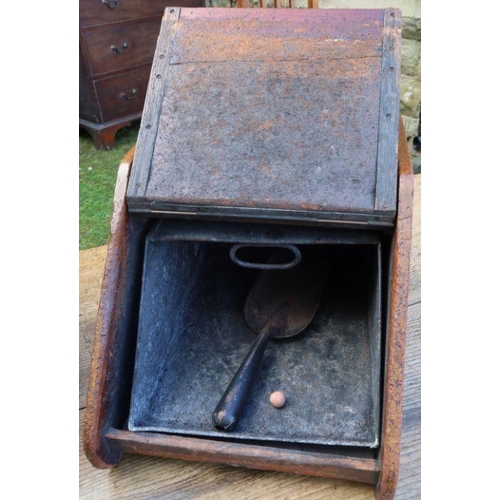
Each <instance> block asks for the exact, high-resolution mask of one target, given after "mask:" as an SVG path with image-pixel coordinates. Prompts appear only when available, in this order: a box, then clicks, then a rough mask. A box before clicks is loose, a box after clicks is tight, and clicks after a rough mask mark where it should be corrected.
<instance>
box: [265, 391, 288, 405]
mask: <svg viewBox="0 0 500 500" xmlns="http://www.w3.org/2000/svg"><path fill="white" fill-rule="evenodd" d="M269 401H270V402H271V404H272V405H273V406H274V407H275V408H281V407H282V406H284V405H285V403H286V396H285V393H284V392H283V391H274V392H273V393H272V394H271V396H270V398H269Z"/></svg>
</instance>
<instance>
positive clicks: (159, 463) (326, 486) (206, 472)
mask: <svg viewBox="0 0 500 500" xmlns="http://www.w3.org/2000/svg"><path fill="white" fill-rule="evenodd" d="M420 179H421V176H420V175H417V176H415V191H414V210H413V234H412V253H411V264H410V292H409V300H408V333H407V351H406V369H405V392H404V404H403V433H402V451H401V467H400V475H399V483H398V489H397V492H396V497H395V498H396V499H400V500H403V499H404V500H416V499H418V498H420V477H421V476H420V301H421V296H420V269H421V268H420V241H421V237H420V236H421V231H420ZM106 250H107V247H106V246H103V247H98V248H92V249H90V250H85V251H82V252H80V425H81V423H82V421H83V413H84V408H85V399H86V390H87V377H88V372H89V366H90V355H91V350H92V343H93V335H94V327H95V319H96V314H97V306H98V301H99V295H100V291H101V283H102V276H103V270H104V261H105V257H106ZM163 498H165V499H173V500H177V499H219V498H224V499H235V500H240V499H269V498H272V499H285V498H286V499H290V500H293V499H299V498H304V499H306V498H307V499H333V500H362V499H373V498H374V490H373V487H372V486H369V485H364V484H359V483H352V482H348V481H343V480H335V479H323V478H316V477H309V476H299V475H292V474H285V473H279V472H264V471H256V470H248V469H243V468H233V467H226V466H221V465H212V464H203V463H195V462H185V461H180V460H173V459H161V458H154V457H144V456H125V457H124V458H123V460H122V461H121V462H120V463H119V464H118V465H117V466H116V467H115V468H113V469H111V470H100V469H94V468H93V467H92V466H91V465H90V463H89V461H88V460H87V458H86V457H85V454H84V453H83V448H82V445H81V432H80V499H81V500H84V499H99V500H107V499H113V500H115V499H116V500H118V499H119V500H127V499H134V500H136V499H137V500H140V499H163Z"/></svg>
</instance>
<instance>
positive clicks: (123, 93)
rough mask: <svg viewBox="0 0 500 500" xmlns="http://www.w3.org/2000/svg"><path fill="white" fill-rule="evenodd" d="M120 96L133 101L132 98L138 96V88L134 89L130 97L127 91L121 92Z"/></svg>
mask: <svg viewBox="0 0 500 500" xmlns="http://www.w3.org/2000/svg"><path fill="white" fill-rule="evenodd" d="M120 97H123V99H127V101H131V100H132V99H135V98H136V97H137V89H132V95H131V96H130V97H129V96H128V95H127V94H125V92H122V93H121V94H120Z"/></svg>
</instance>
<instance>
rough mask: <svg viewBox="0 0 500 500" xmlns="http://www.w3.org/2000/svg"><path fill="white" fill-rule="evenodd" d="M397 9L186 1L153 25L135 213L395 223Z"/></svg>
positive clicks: (133, 190) (132, 203)
mask: <svg viewBox="0 0 500 500" xmlns="http://www.w3.org/2000/svg"><path fill="white" fill-rule="evenodd" d="M400 53H401V13H400V11H399V10H397V9H385V10H378V9H377V10H375V9H373V10H371V9H370V10H337V9H332V10H329V9H317V10H305V9H218V8H217V9H214V8H212V9H210V8H206V9H205V8H200V9H184V8H183V9H181V8H167V9H166V11H165V15H164V17H163V21H162V27H161V32H160V36H159V39H158V45H157V48H156V53H155V57H154V62H153V67H152V71H151V77H150V82H149V87H148V92H147V96H146V103H145V108H144V113H143V117H142V121H141V128H140V131H139V136H138V140H137V147H136V153H135V157H134V161H133V166H132V171H131V177H130V182H129V186H128V192H127V203H128V209H129V211H131V212H143V213H157V214H165V215H171V216H179V217H183V216H184V217H185V216H188V215H193V216H208V217H228V218H234V217H244V218H247V219H248V218H250V219H257V220H259V219H265V220H267V221H269V220H271V221H279V222H284V221H294V222H299V223H300V222H301V221H312V222H319V223H324V222H333V223H344V224H345V223H347V224H349V223H354V224H375V225H381V226H383V225H386V226H387V225H388V226H390V225H392V224H393V221H394V216H395V213H396V196H397V137H398V120H399V77H400Z"/></svg>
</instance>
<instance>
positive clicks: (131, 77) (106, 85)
mask: <svg viewBox="0 0 500 500" xmlns="http://www.w3.org/2000/svg"><path fill="white" fill-rule="evenodd" d="M150 71H151V66H149V65H146V66H144V67H141V68H139V69H136V70H132V71H127V72H126V73H120V74H119V75H115V76H110V77H108V78H101V79H99V80H95V81H94V86H95V90H96V93H97V96H98V99H99V105H100V108H101V115H102V119H103V121H110V120H114V119H116V118H121V117H123V116H128V115H132V114H136V113H141V112H142V108H143V106H144V99H145V97H146V90H147V86H148V82H149V74H150Z"/></svg>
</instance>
